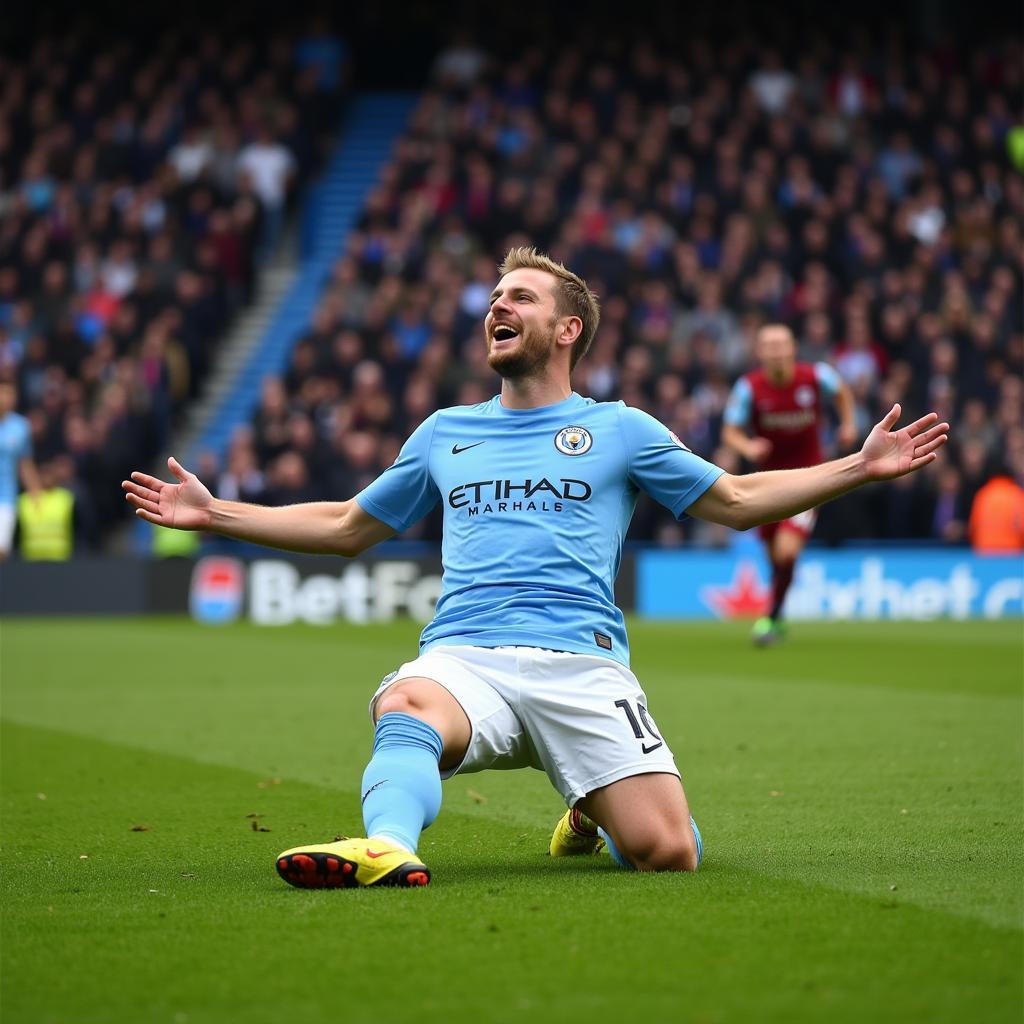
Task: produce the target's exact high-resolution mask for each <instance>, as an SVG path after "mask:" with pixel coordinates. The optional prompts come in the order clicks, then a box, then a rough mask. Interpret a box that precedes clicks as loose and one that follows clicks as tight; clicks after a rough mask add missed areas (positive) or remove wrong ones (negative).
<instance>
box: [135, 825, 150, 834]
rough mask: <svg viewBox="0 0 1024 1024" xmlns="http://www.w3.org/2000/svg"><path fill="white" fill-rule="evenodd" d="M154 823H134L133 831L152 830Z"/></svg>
mask: <svg viewBox="0 0 1024 1024" xmlns="http://www.w3.org/2000/svg"><path fill="white" fill-rule="evenodd" d="M152 828H153V827H152V825H132V831H133V832H151V831H152Z"/></svg>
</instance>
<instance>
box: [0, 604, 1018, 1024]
mask: <svg viewBox="0 0 1024 1024" xmlns="http://www.w3.org/2000/svg"><path fill="white" fill-rule="evenodd" d="M746 628H747V627H746V626H744V625H724V624H700V625H697V624H672V625H670V624H651V623H647V624H644V623H633V625H632V630H631V635H632V644H633V667H634V669H635V671H636V672H637V674H638V675H639V677H640V679H641V681H642V682H643V683H644V685H645V687H646V690H647V693H648V696H649V698H650V701H651V709H652V712H653V714H654V716H655V718H656V720H657V722H658V724H659V727H660V728H661V730H662V732H663V733H664V734H665V736H666V738H667V739H668V740H669V742H670V743H671V745H672V747H673V749H674V750H675V753H676V757H677V759H678V761H679V764H680V767H681V769H682V771H683V775H684V779H685V782H686V787H687V791H688V794H689V796H690V801H691V806H692V808H693V811H694V814H695V816H696V817H697V820H698V822H699V823H700V825H701V828H702V831H703V833H704V840H705V863H704V866H703V867H702V869H701V870H700V872H699V873H698V874H697V875H696V876H689V877H688V876H682V875H638V874H633V873H627V872H623V871H620V870H618V869H616V868H614V867H613V866H612V865H611V864H610V862H609V861H608V859H607V858H588V859H586V860H583V861H579V860H566V861H552V860H551V859H550V858H548V857H547V856H546V855H545V854H546V848H547V841H548V836H549V833H550V828H551V826H552V824H553V823H554V821H555V820H556V819H557V817H558V815H559V814H560V813H561V810H562V807H561V804H560V801H559V798H558V797H557V795H556V794H555V793H554V792H553V791H552V790H551V789H550V788H549V786H548V783H547V781H546V780H545V779H544V777H543V776H542V775H541V774H540V773H537V772H504V773H502V772H491V773H486V774H482V775H475V776H466V777H462V778H458V779H455V780H453V781H452V782H449V783H447V784H446V785H445V803H444V807H443V809H442V811H441V817H440V818H439V820H438V822H437V823H436V824H435V825H434V827H433V828H431V829H430V830H429V831H428V832H427V833H426V834H425V835H424V839H423V843H422V846H421V853H422V854H423V857H424V859H425V860H426V861H427V863H428V864H429V865H430V866H431V868H432V870H433V873H434V882H433V884H432V885H431V886H430V887H429V888H427V889H424V890H414V891H405V890H372V889H371V890H362V891H334V892H306V891H300V890H296V889H292V888H289V887H288V886H286V885H284V884H283V883H282V882H281V881H280V880H279V879H278V878H277V875H276V873H275V871H274V855H275V854H276V853H277V852H278V851H279V850H281V849H283V848H285V847H288V846H292V845H294V844H296V843H299V842H304V841H324V840H329V839H331V838H333V836H334V835H335V834H336V833H346V834H347V833H352V834H357V835H358V834H359V831H360V827H361V826H360V817H359V797H358V785H359V778H360V774H361V771H362V768H363V765H364V763H365V759H366V757H367V753H368V750H369V743H370V728H369V724H368V720H367V716H366V702H367V698H368V696H369V694H370V692H371V691H372V689H373V688H374V686H375V685H376V683H377V681H378V680H379V679H380V678H381V676H383V675H384V673H385V672H387V671H388V670H390V669H391V668H393V667H394V666H395V665H397V664H398V663H399V662H400V661H402V660H404V659H405V658H406V657H408V656H409V655H410V654H411V653H412V652H413V651H414V649H415V638H416V632H417V631H416V627H415V626H414V625H413V624H411V623H398V624H394V625H390V626H374V627H364V628H354V627H348V626H344V627H343V626H339V627H336V628H325V629H316V628H312V627H309V628H303V627H295V628H286V629H280V630H271V629H258V628H254V627H250V626H245V625H237V626H232V627H226V628H220V629H216V628H204V627H201V626H197V625H193V624H191V623H189V622H186V621H183V620H173V619H168V620H138V621H112V620H105V619H96V620H76V621H70V620H62V621H46V622H44V621H17V620H11V621H7V622H5V623H4V624H3V625H2V627H0V669H2V696H3V716H4V730H3V751H2V753H3V760H2V769H3V780H2V781H3V860H2V864H3V873H2V887H0V894H2V900H3V932H2V955H3V961H2V968H3V976H2V1005H0V1009H2V1019H3V1021H4V1024H16V1022H31V1024H46V1022H60V1024H64V1022H74V1024H88V1022H104V1024H106V1022H115V1021H117V1022H119V1021H132V1022H151V1021H152V1022H165V1024H200V1022H210V1024H223V1022H233V1021H244V1022H246V1024H262V1022H267V1024H271V1022H273V1024H280V1022H282V1021H296V1022H298V1021H302V1022H306V1021H310V1022H312V1021H322V1020H340V1021H345V1022H346V1024H349V1022H351V1024H360V1022H373V1024H384V1022H406V1021H415V1022H421V1021H424V1022H434V1021H437V1022H444V1024H453V1022H461V1021H471V1022H474V1024H482V1022H491V1021H509V1022H513V1021H514V1022H517V1024H518V1022H522V1021H524V1020H532V1021H536V1022H538V1024H540V1022H546V1021H556V1020H557V1021H568V1020H585V1019H607V1020H610V1019H616V1020H621V1021H672V1022H676V1021H694V1022H706V1024H712V1022H717V1021H722V1022H726V1021H742V1022H759V1021H786V1022H790V1024H791V1022H794V1021H822V1020H827V1021H829V1022H830V1024H834V1022H840V1021H851V1022H854V1021H856V1022H857V1024H863V1022H864V1021H865V1019H866V1020H869V1021H871V1022H872V1024H876V1022H879V1021H900V1022H906V1021H927V1022H936V1021H956V1022H958V1024H962V1022H965V1021H970V1022H993V1021H1008V1022H1010V1021H1012V1022H1016V1021H1019V1020H1020V1019H1021V1012H1022V1003H1024V1000H1022V989H1021V984H1022V982H1021V965H1022V952H1024V947H1022V879H1024V874H1022V870H1021V868H1022V859H1024V856H1022V850H1024V843H1022V836H1024V829H1022V749H1021V747H1022V707H1021V696H1022V693H1021V689H1022V687H1021V682H1022V680H1021V668H1022V659H1021V652H1022V643H1021V640H1022V628H1021V623H1020V621H1013V622H996V623H952V622H942V623H930V624H926V623H914V624H911V623H907V624H896V623H891V624H836V625H823V624H822V625H802V624H798V625H795V626H794V627H793V629H792V634H791V639H790V641H789V642H788V643H787V645H786V646H784V647H780V648H777V649H772V650H767V651H756V650H753V649H752V648H751V647H750V646H749V644H748V642H747V639H746Z"/></svg>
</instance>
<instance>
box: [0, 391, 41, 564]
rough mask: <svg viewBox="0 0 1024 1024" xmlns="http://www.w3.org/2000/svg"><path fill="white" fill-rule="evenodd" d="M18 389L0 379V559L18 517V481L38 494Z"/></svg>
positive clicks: (6, 552)
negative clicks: (19, 403)
mask: <svg viewBox="0 0 1024 1024" xmlns="http://www.w3.org/2000/svg"><path fill="white" fill-rule="evenodd" d="M17 408H18V389H17V387H16V386H15V385H14V383H13V382H12V381H9V380H0V561H3V560H4V559H6V558H7V556H8V555H9V554H10V553H11V542H12V540H13V538H14V524H15V523H16V522H17V518H18V481H19V479H20V480H21V483H22V485H23V486H24V488H25V490H26V491H27V492H28V494H30V495H31V496H32V498H33V500H37V499H38V497H39V495H40V493H41V485H40V482H39V473H38V471H37V470H36V464H35V462H33V461H32V430H31V428H30V427H29V423H28V420H27V419H25V417H24V416H19V415H18V413H17V412H15V410H16V409H17Z"/></svg>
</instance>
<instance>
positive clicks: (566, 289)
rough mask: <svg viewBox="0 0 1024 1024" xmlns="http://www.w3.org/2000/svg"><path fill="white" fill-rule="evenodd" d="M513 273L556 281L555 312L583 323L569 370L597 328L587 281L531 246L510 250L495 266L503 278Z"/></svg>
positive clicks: (595, 307)
mask: <svg viewBox="0 0 1024 1024" xmlns="http://www.w3.org/2000/svg"><path fill="white" fill-rule="evenodd" d="M513 270H543V271H544V272H545V273H547V274H551V275H552V276H553V277H555V278H557V280H558V283H557V284H556V285H555V312H556V313H558V314H559V316H577V317H579V318H580V321H581V322H582V324H583V330H582V331H580V336H579V337H578V338H577V339H576V341H575V342H574V343H573V346H572V352H570V353H569V370H570V371H572V370H573V369H575V367H576V364H577V363H578V362H579V361H580V360H581V359H582V358H583V357H584V356H585V355H586V354H587V351H588V350H589V348H590V344H591V342H592V341H593V340H594V335H595V334H596V333H597V325H598V323H600V321H601V307H600V306H599V305H598V302H597V296H596V295H595V294H594V293H593V292H592V291H591V290H590V289H589V288H588V287H587V282H586V281H584V280H583V278H582V277H580V276H579V275H578V274H574V273H573V272H572V271H571V270H569V269H568V268H567V267H565V266H563V265H562V264H561V263H558V262H557V261H556V260H553V259H552V258H551V257H550V256H545V255H544V253H542V252H537V250H536V249H535V248H534V247H533V246H532V245H530V246H526V245H524V246H520V247H519V248H517V249H509V251H508V252H507V253H506V254H505V258H504V260H502V262H501V266H499V267H498V273H499V275H500V276H501V277H504V276H505V275H506V274H510V273H511V272H512V271H513Z"/></svg>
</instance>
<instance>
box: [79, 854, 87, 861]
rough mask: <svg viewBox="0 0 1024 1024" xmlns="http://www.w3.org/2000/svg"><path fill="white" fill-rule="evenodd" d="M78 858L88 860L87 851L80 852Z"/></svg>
mask: <svg viewBox="0 0 1024 1024" xmlns="http://www.w3.org/2000/svg"><path fill="white" fill-rule="evenodd" d="M78 859H79V860H88V859H89V854H87V853H80V854H79V855H78Z"/></svg>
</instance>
